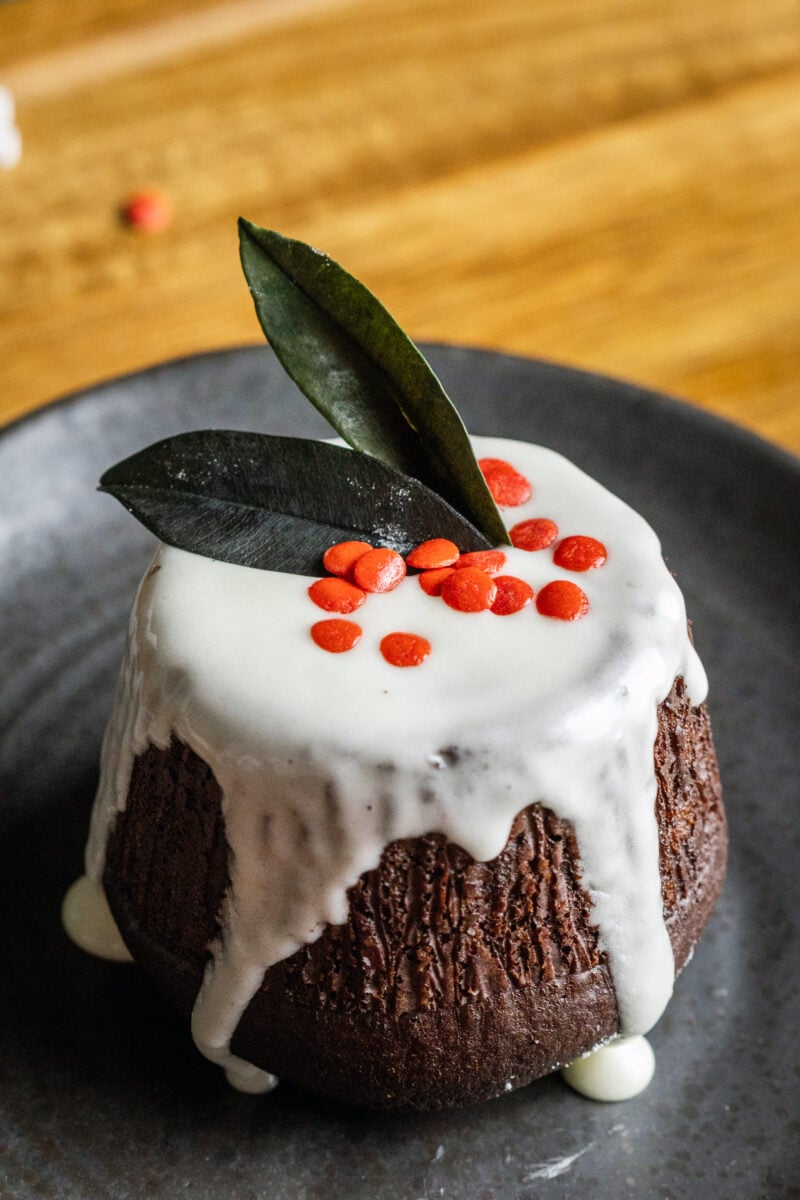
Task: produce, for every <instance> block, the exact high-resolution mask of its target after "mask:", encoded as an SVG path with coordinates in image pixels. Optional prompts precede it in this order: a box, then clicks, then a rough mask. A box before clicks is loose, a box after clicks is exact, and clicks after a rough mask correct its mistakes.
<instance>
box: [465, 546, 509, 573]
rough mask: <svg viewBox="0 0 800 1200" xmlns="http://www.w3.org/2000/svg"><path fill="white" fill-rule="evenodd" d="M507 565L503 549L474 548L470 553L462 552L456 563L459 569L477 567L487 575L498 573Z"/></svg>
mask: <svg viewBox="0 0 800 1200" xmlns="http://www.w3.org/2000/svg"><path fill="white" fill-rule="evenodd" d="M505 565H506V556H505V554H503V551H502V550H472V551H471V552H470V553H469V554H462V555H461V556H460V558H459V560H458V562H457V563H456V567H457V568H458V569H459V570H463V568H464V567H477V568H478V570H480V571H485V572H486V574H487V575H496V574H497V572H498V571H502V569H503V567H504V566H505Z"/></svg>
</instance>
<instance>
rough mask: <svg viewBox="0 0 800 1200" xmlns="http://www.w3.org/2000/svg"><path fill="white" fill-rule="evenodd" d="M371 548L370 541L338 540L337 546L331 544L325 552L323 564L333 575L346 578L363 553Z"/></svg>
mask: <svg viewBox="0 0 800 1200" xmlns="http://www.w3.org/2000/svg"><path fill="white" fill-rule="evenodd" d="M371 549H372V546H370V544H369V542H337V543H336V545H335V546H329V547H328V549H327V550H326V551H325V553H324V554H323V556H322V565H323V566H324V568H325V570H326V571H330V573H331V575H338V576H339V577H340V578H342V579H344V578H345V577H346V576H348V575H349V574H350V572H351V570H352V568H353V566H354V564H355V563H356V562H357V561H358V559H359V558H361V555H362V554H366V552H367V551H368V550H371Z"/></svg>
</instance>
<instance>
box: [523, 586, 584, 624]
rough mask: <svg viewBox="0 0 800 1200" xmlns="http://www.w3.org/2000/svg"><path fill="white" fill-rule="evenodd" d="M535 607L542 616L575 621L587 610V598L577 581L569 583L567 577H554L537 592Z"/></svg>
mask: <svg viewBox="0 0 800 1200" xmlns="http://www.w3.org/2000/svg"><path fill="white" fill-rule="evenodd" d="M536 607H537V609H538V610H539V612H540V613H541V614H542V616H543V617H555V618H556V619H557V620H559V621H577V620H579V619H580V618H581V617H585V616H586V614H587V612H588V611H589V600H588V597H587V595H586V593H585V592H584V591H583V589H582V588H579V587H578V585H577V583H571V582H570V580H568V579H554V580H553V582H552V583H546V584H545V585H544V587H543V588H542V589H541V591H540V592H539V593H538V595H537V597H536Z"/></svg>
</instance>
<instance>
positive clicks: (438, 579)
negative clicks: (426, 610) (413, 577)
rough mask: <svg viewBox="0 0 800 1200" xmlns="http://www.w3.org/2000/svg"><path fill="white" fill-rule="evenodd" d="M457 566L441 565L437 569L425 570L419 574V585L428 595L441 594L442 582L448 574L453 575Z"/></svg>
mask: <svg viewBox="0 0 800 1200" xmlns="http://www.w3.org/2000/svg"><path fill="white" fill-rule="evenodd" d="M454 571H455V567H441V568H439V570H437V571H423V572H422V574H421V575H418V576H417V579H418V580H419V586H420V587H421V588H422V590H423V592H425V593H426V594H427V595H428V596H441V594H442V584H443V583H444V581H445V579H447V576H448V575H452V574H453V572H454Z"/></svg>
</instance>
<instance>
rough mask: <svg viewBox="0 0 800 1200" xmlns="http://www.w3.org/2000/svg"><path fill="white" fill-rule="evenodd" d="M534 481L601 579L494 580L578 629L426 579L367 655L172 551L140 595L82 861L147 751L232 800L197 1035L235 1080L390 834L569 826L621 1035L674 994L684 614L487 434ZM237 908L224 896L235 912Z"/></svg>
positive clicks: (381, 599) (490, 848)
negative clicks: (405, 642)
mask: <svg viewBox="0 0 800 1200" xmlns="http://www.w3.org/2000/svg"><path fill="white" fill-rule="evenodd" d="M475 444H476V449H477V452H478V453H479V454H480V455H482V456H492V457H498V458H504V459H507V460H508V461H510V462H511V463H512V464H513V465H514V466H515V467H516V468H517V469H518V470H520V471H522V473H523V474H525V475H526V476H527V477H528V478H529V479H530V480H531V482H532V484H533V495H532V497H531V499H530V500H529V501H528V502H527V503H526V504H524V505H522V506H520V507H518V508H514V509H508V510H505V514H504V515H505V516H506V518H507V520H508V524H509V525H513V524H515V523H516V522H518V521H520V520H524V519H526V518H527V517H533V516H543V517H549V518H551V519H553V520H555V521H556V523H557V524H558V526H559V530H560V534H561V535H562V536H567V535H569V534H576V533H579V534H587V535H590V536H592V537H595V538H599V539H600V540H601V541H602V542H604V543H605V545H606V547H607V549H608V561H607V563H606V564H605V565H604V566H603V567H601V568H599V569H596V570H593V571H590V572H587V573H582V574H572V573H569V572H565V571H563V570H561V569H558V568H556V567H555V566H554V565H553V561H552V551H551V549H547V550H543V551H538V552H535V553H527V552H525V551H522V550H516V549H511V548H509V549H508V550H507V565H506V568H505V573H508V574H513V575H518V576H519V577H520V578H522V579H525V580H527V581H528V582H529V583H530V584H531V585H532V586H533V588H534V589H535V590H537V591H538V589H539V588H540V587H542V586H543V585H544V584H545V583H546V582H548V581H550V580H552V579H557V578H572V579H573V580H575V581H576V582H578V583H579V585H580V586H581V587H582V588H583V589H584V591H585V592H586V593H587V595H588V597H589V601H590V605H591V607H590V611H589V614H588V615H587V616H586V617H584V618H583V619H582V620H580V621H577V622H571V623H567V622H561V621H557V620H551V619H548V618H545V617H542V616H541V615H540V614H538V613H537V612H536V610H535V608H534V607H530V608H528V609H525V610H523V611H522V612H520V613H516V614H514V615H513V616H507V617H497V616H495V615H493V614H491V613H489V612H483V613H477V614H473V613H470V614H465V613H458V612H454V611H453V610H452V609H450V608H448V607H447V606H446V605H445V604H444V603H443V602H442V601H441V600H438V599H434V598H432V597H429V596H426V595H425V594H424V593H423V592H422V590H421V588H420V587H419V586H418V584H417V583H416V581H415V580H414V579H413V578H411V579H408V580H406V581H405V582H404V583H403V584H402V585H401V586H400V587H399V588H397V589H396V590H395V591H393V592H391V593H388V594H385V595H378V596H371V597H369V598H368V600H367V603H366V605H365V606H364V608H362V609H360V610H359V611H358V612H357V613H356V614H354V619H355V620H357V622H358V623H359V624H360V625H361V626H362V628H363V631H364V636H363V638H362V641H361V643H360V644H359V645H358V646H357V647H356V649H355V650H353V651H351V652H350V653H347V654H344V655H332V654H326V653H325V652H324V651H321V650H320V649H319V648H318V647H317V646H315V645H314V643H313V642H312V641H311V638H310V637H309V632H308V631H309V627H310V625H311V624H312V623H313V622H314V621H316V620H319V619H320V618H321V617H322V616H324V614H322V613H321V612H320V610H319V609H317V608H316V607H315V606H314V605H313V603H312V602H311V600H310V599H309V598H308V596H307V594H306V588H307V586H308V584H309V583H310V582H311V581H310V580H309V579H306V578H304V577H300V576H293V575H283V574H278V573H274V572H266V571H256V570H251V569H248V568H244V567H238V566H233V565H230V564H227V563H218V562H212V561H210V560H208V559H205V558H201V557H198V556H195V555H192V554H188V553H185V552H183V551H180V550H175V549H172V548H167V547H162V548H160V549H159V551H158V552H157V554H156V558H155V561H154V563H153V566H152V567H151V570H150V571H149V572H148V574H147V576H146V577H145V580H144V581H143V584H142V587H141V589H140V592H139V596H138V598H137V601H136V604H135V607H134V611H133V616H132V621H131V629H130V637H129V651H128V656H127V658H126V661H125V663H124V665H123V668H122V672H121V675H120V682H119V687H118V692H117V699H116V703H115V709H114V713H113V716H112V719H111V722H110V724H109V728H108V732H107V735H106V741H105V745H104V753H103V766H102V777H101V783H100V788H99V792H98V797H97V801H96V805H95V810H94V813H93V818H92V827H91V833H90V838H89V844H88V847H87V855H86V865H87V872H88V873H89V875H90V876H91V878H92V879H94V880H99V879H100V878H101V877H102V871H103V862H104V853H105V844H106V839H107V836H108V831H109V829H110V826H111V823H112V821H113V819H114V816H115V814H116V813H117V812H118V811H120V810H121V809H122V808H123V807H124V805H125V801H126V795H127V789H128V782H129V779H130V772H131V767H132V763H133V759H134V756H135V755H137V754H140V753H141V752H142V751H143V750H144V749H145V748H146V746H147V745H148V744H150V743H153V744H155V745H157V746H160V747H166V746H167V745H168V744H169V741H170V738H171V736H172V735H173V734H174V735H175V736H176V737H178V738H180V739H181V740H182V741H184V742H186V743H187V744H188V745H189V746H191V747H192V748H193V749H194V750H195V751H196V752H197V753H198V754H199V755H201V756H202V757H203V758H204V759H205V760H206V761H207V762H208V763H209V764H210V765H211V767H212V769H213V771H214V774H215V776H216V778H217V780H218V782H219V784H220V786H221V789H222V793H223V813H224V817H225V824H226V835H227V839H228V842H229V844H230V847H231V851H232V854H231V860H230V874H231V884H232V886H231V891H230V893H229V895H228V896H227V897H226V900H225V902H224V906H223V912H222V914H221V923H222V931H223V932H222V938H221V941H220V942H219V944H216V945H215V946H214V947H212V950H213V958H212V961H211V962H210V964H209V968H208V970H207V973H206V978H205V981H204V984H203V987H202V988H201V991H200V994H199V995H198V998H197V1002H196V1005H195V1010H194V1015H193V1021H192V1028H193V1034H194V1037H195V1040H196V1042H197V1045H198V1047H199V1048H200V1049H201V1050H202V1052H203V1053H204V1054H206V1055H207V1057H209V1058H211V1059H212V1060H213V1061H215V1062H218V1063H220V1064H221V1065H223V1066H225V1067H227V1068H228V1069H229V1070H230V1071H233V1072H234V1073H236V1072H240V1071H241V1070H242V1069H243V1065H242V1064H241V1063H240V1061H239V1060H235V1059H234V1058H233V1056H231V1055H230V1053H229V1050H228V1047H229V1044H230V1039H231V1037H232V1036H233V1033H234V1031H235V1029H236V1026H237V1023H238V1021H239V1018H240V1017H241V1014H242V1013H243V1011H244V1009H245V1008H246V1006H247V1004H248V1003H249V1001H250V999H251V998H252V996H253V995H254V993H255V992H256V990H257V989H258V986H259V984H260V982H261V979H262V978H263V974H264V971H265V970H266V968H267V967H269V966H270V965H271V964H273V963H275V962H277V961H279V960H281V959H282V958H285V957H287V956H288V955H290V954H292V953H293V952H294V951H295V950H296V949H298V948H299V947H300V946H302V945H303V944H304V943H307V942H310V941H312V940H314V939H315V938H316V937H318V936H319V934H320V932H321V931H322V928H323V927H324V925H325V923H326V922H332V923H334V924H336V923H339V922H342V921H344V920H345V917H346V910H347V897H346V892H347V889H348V887H350V886H351V885H352V884H353V883H355V881H356V880H357V879H358V877H359V876H360V875H361V874H362V873H363V872H364V871H366V870H369V869H371V868H373V867H375V866H376V865H377V863H378V860H379V858H380V854H381V851H382V849H383V848H384V846H386V844H387V843H388V842H390V841H392V840H393V839H395V838H411V837H417V836H420V835H422V834H424V833H427V832H431V831H439V832H442V833H444V834H445V835H446V836H447V837H448V838H449V839H450V840H451V841H452V842H455V843H457V844H459V845H461V846H463V847H464V848H465V849H466V850H467V851H468V852H469V853H470V854H472V855H473V856H474V857H475V858H476V859H480V860H488V859H491V858H493V857H495V856H496V855H497V854H499V853H500V851H501V850H502V848H503V846H504V844H505V842H506V839H507V837H508V833H509V830H510V827H511V824H512V821H513V819H514V817H515V816H516V814H517V813H518V812H519V811H520V810H521V809H522V808H524V807H525V806H526V805H528V804H530V803H532V802H534V801H541V802H543V803H545V804H547V805H548V806H550V807H551V808H552V809H554V810H555V812H556V813H557V814H558V815H559V816H561V817H563V818H567V819H569V820H571V821H572V822H573V824H574V826H575V829H576V833H577V837H578V841H579V844H580V849H581V859H582V864H583V870H584V883H585V884H586V885H587V887H588V889H589V892H590V895H591V898H592V904H593V911H594V917H595V919H596V921H597V922H598V924H599V927H600V934H601V941H602V945H603V947H604V948H605V949H606V950H607V952H608V955H609V960H610V963H611V968H612V973H613V977H614V983H615V988H616V991H617V997H618V1004H619V1009H620V1013H621V1018H622V1025H623V1030H624V1032H625V1033H629V1034H635V1033H641V1032H645V1031H646V1030H647V1029H649V1028H650V1027H651V1026H652V1025H653V1024H654V1023H655V1021H656V1020H657V1019H658V1017H659V1016H660V1015H661V1012H662V1011H663V1008H664V1006H665V1004H666V1003H667V1000H668V999H669V996H670V994H671V990H672V983H673V976H674V968H673V959H672V952H671V948H670V944H669V939H668V936H667V933H666V929H665V927H664V922H663V918H662V904H661V888H660V880H659V870H658V837H657V828H656V822H655V816H654V800H655V794H656V781H655V774H654V768H653V744H654V739H655V734H656V725H657V712H656V709H657V705H658V703H659V702H660V701H661V700H663V699H664V698H665V697H666V695H667V694H668V693H669V691H670V688H671V686H672V683H673V680H674V679H675V677H676V676H678V675H682V676H683V677H684V679H685V680H686V684H687V688H688V691H689V694H690V696H691V698H692V700H693V702H694V703H696V704H697V703H700V702H701V701H702V700H703V699H704V698H705V691H706V681H705V676H704V673H703V669H702V667H701V665H700V663H699V660H698V659H697V656H696V654H695V653H694V650H693V649H692V647H691V645H690V643H689V639H688V635H687V630H686V614H685V610H684V605H683V599H682V597H681V594H680V592H679V590H678V587H677V585H676V584H675V582H674V580H673V579H672V577H671V575H670V574H669V572H668V571H667V569H666V567H665V566H664V563H663V561H662V559H661V555H660V548H659V544H658V540H657V538H656V536H655V534H654V533H653V532H652V530H651V529H650V528H649V526H648V525H647V524H646V523H645V522H644V521H643V520H642V518H641V517H639V516H638V515H637V514H636V513H634V512H633V511H632V510H631V509H630V508H628V507H627V506H626V505H625V504H623V503H622V502H621V501H620V500H618V499H617V498H615V497H614V496H612V495H611V494H610V493H609V492H607V491H606V490H605V489H604V488H602V487H601V486H600V485H599V484H598V483H596V482H595V481H593V480H591V479H590V478H589V477H588V476H586V475H585V474H583V473H582V472H581V471H579V470H578V469H577V468H576V467H575V466H573V465H572V464H570V463H569V462H567V461H566V460H565V459H563V458H562V457H560V456H559V455H557V454H554V453H553V452H552V451H549V450H546V449H543V448H541V447H536V446H530V445H526V444H524V443H520V442H510V441H505V440H501V439H489V438H479V439H475ZM394 630H404V631H409V632H414V633H419V634H422V635H424V636H425V637H427V638H428V640H429V641H430V642H431V644H432V647H433V650H432V653H431V656H430V658H429V659H428V660H427V661H426V662H425V664H424V665H423V666H421V667H418V668H415V669H405V670H401V669H398V668H396V667H392V666H390V665H389V664H388V663H386V662H385V661H384V660H383V658H382V657H381V655H380V653H379V652H378V643H379V641H380V639H381V637H382V636H384V635H385V634H386V633H389V632H392V631H394ZM234 898H235V903H234Z"/></svg>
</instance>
